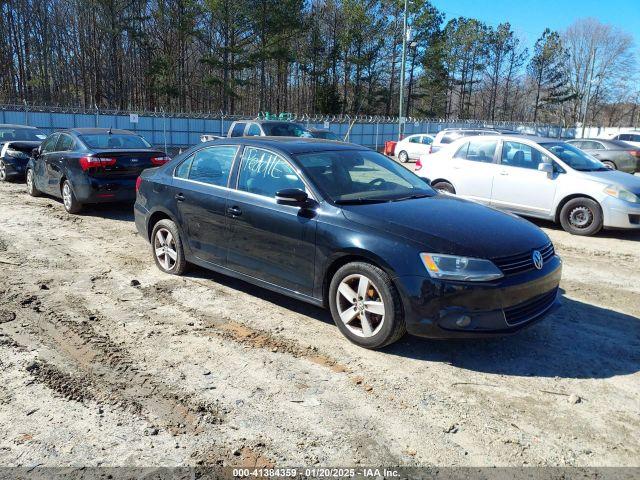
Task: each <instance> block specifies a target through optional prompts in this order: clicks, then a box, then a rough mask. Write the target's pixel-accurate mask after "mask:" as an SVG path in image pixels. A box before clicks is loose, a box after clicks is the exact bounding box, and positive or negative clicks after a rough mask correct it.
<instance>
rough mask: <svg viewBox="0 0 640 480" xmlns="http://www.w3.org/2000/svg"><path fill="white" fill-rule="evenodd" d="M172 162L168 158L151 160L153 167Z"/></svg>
mask: <svg viewBox="0 0 640 480" xmlns="http://www.w3.org/2000/svg"><path fill="white" fill-rule="evenodd" d="M170 160H171V158H170V157H167V156H163V157H153V158H151V163H152V164H153V165H164V164H165V163H167V162H169V161H170Z"/></svg>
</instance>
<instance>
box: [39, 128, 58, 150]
mask: <svg viewBox="0 0 640 480" xmlns="http://www.w3.org/2000/svg"><path fill="white" fill-rule="evenodd" d="M53 136H55V137H56V141H55V142H53V150H49V151H47V152H41V154H42V155H48V154H50V153H56V152H57V150H56V149H55V148H56V147H57V146H58V140H59V139H60V133H59V132H54V133H52V134H51V137H53ZM51 137H49V138H51ZM47 140H48V139H46V140H45V142H46V141H47Z"/></svg>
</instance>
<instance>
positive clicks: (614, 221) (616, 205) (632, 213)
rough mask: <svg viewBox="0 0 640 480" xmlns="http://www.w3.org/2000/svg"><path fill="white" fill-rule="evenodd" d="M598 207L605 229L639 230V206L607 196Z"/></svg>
mask: <svg viewBox="0 0 640 480" xmlns="http://www.w3.org/2000/svg"><path fill="white" fill-rule="evenodd" d="M600 205H601V206H602V215H603V225H604V227H605V228H624V229H640V205H638V204H636V205H635V206H634V204H632V203H629V202H625V201H624V200H619V199H617V198H614V197H609V196H608V197H606V198H605V199H604V200H603V201H601V202H600Z"/></svg>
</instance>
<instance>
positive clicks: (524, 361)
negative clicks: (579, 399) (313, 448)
mask: <svg viewBox="0 0 640 480" xmlns="http://www.w3.org/2000/svg"><path fill="white" fill-rule="evenodd" d="M189 276H191V277H192V278H199V279H203V280H209V281H212V282H216V283H220V284H221V285H224V286H226V287H229V288H233V289H235V290H239V291H242V292H243V293H246V294H249V295H252V296H255V297H257V298H260V299H262V300H264V301H267V302H270V303H272V304H275V305H278V306H279V307H282V308H285V309H287V310H291V311H293V312H296V313H298V314H301V315H306V316H308V317H311V318H314V319H317V320H320V321H322V322H325V323H328V324H333V320H332V318H331V315H330V313H329V312H328V311H327V310H324V309H321V308H318V307H315V306H313V305H309V304H306V303H304V302H301V301H298V300H295V299H292V298H289V297H287V296H284V295H281V294H279V293H274V292H271V291H269V290H266V289H264V288H260V287H257V286H254V285H251V284H249V283H247V282H244V281H242V280H237V279H233V278H230V277H227V276H225V275H221V274H218V273H215V272H210V271H208V270H205V269H202V268H196V267H194V268H192V270H191V271H190V272H189ZM561 303H562V306H561V308H560V309H559V310H558V311H557V312H555V313H553V314H552V315H550V316H549V317H547V318H545V319H544V320H542V321H541V322H540V323H538V324H536V325H534V326H532V327H531V328H529V329H525V330H523V331H521V332H519V333H517V334H515V335H511V336H508V337H499V338H493V339H478V340H473V339H472V340H430V339H425V338H418V337H412V336H409V335H407V336H405V337H404V338H403V339H402V340H400V341H399V342H397V343H395V344H393V345H390V346H388V347H386V348H384V349H383V351H382V352H381V353H380V355H383V354H387V355H396V356H401V357H406V358H411V359H413V360H422V361H430V362H446V363H449V364H451V365H453V366H456V367H459V368H464V369H467V370H472V371H477V372H485V373H494V374H499V375H515V376H531V377H560V378H610V377H614V376H617V375H629V374H633V373H636V372H638V371H640V319H639V318H637V317H634V316H631V315H626V314H623V313H619V312H616V311H613V310H609V309H606V308H602V307H598V306H595V305H590V304H588V303H583V302H580V301H577V300H573V299H570V298H567V297H566V296H564V292H563V296H562V298H561ZM333 334H334V335H335V336H336V341H338V342H340V341H344V342H347V341H348V340H346V339H345V338H344V337H342V335H341V334H340V332H339V331H338V329H337V328H336V329H334V331H333Z"/></svg>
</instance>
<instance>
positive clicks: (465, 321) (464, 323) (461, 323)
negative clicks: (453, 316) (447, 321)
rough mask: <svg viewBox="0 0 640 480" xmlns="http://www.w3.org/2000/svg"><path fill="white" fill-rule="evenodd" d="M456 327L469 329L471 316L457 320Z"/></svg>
mask: <svg viewBox="0 0 640 480" xmlns="http://www.w3.org/2000/svg"><path fill="white" fill-rule="evenodd" d="M456 325H457V326H459V327H462V328H463V327H468V326H469V325H471V317H470V316H469V315H463V316H461V317H459V318H458V319H457V320H456Z"/></svg>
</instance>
